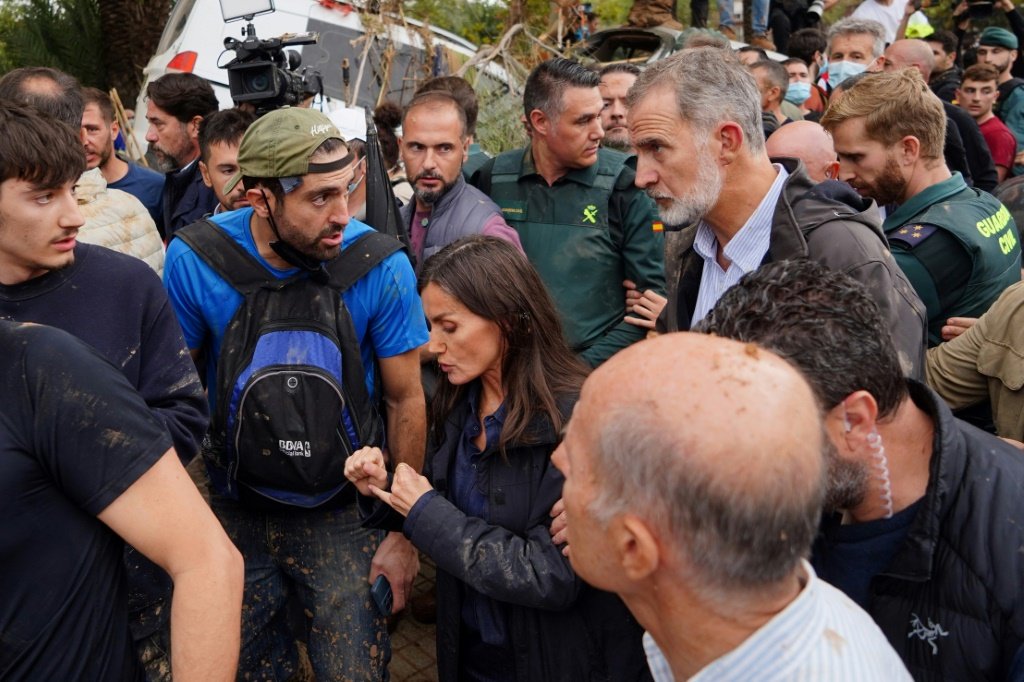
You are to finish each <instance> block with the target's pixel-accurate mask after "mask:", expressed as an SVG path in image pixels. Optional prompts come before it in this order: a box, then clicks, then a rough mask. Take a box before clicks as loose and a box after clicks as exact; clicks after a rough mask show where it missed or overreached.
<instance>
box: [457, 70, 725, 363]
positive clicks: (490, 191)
mask: <svg viewBox="0 0 1024 682" xmlns="http://www.w3.org/2000/svg"><path fill="white" fill-rule="evenodd" d="M719 54H721V52H719ZM599 85H600V78H599V77H598V75H597V74H596V73H594V72H593V71H591V70H589V69H587V68H586V67H585V66H583V65H582V64H580V63H579V62H575V61H572V60H569V59H563V58H558V59H549V60H548V61H545V62H541V63H540V64H538V65H537V66H536V67H535V68H534V69H533V71H532V72H530V76H529V77H528V78H527V80H526V87H525V88H524V92H523V110H524V116H525V119H526V125H527V129H528V130H529V131H530V144H529V145H528V146H527V147H526V148H525V149H514V150H512V151H507V152H504V153H503V154H500V155H499V156H497V157H495V158H494V159H492V160H490V161H488V163H487V164H485V165H484V166H483V167H481V168H480V170H479V171H477V172H476V173H474V175H473V178H472V182H473V184H474V185H476V186H477V187H479V188H480V189H481V190H483V192H484V193H486V194H487V195H489V196H490V197H491V199H493V200H494V203H496V204H497V205H498V206H499V207H500V208H501V212H502V214H503V215H504V217H505V220H506V221H508V223H509V224H510V225H511V226H512V227H514V228H515V230H516V231H517V232H518V233H519V239H520V240H521V241H522V244H523V250H524V251H525V252H526V256H527V257H528V258H529V259H530V262H531V263H532V264H533V266H534V267H536V268H537V271H538V272H539V273H540V276H541V278H542V279H543V280H544V284H545V285H546V286H547V288H548V291H549V292H550V293H551V296H552V298H553V299H554V300H555V304H556V305H557V306H558V310H559V312H560V314H561V317H562V325H563V328H564V330H565V335H566V339H567V340H568V341H569V345H570V346H571V347H572V348H573V350H574V351H575V352H576V353H577V354H578V355H579V356H580V358H581V359H582V360H583V361H584V362H586V363H587V364H589V365H591V366H592V367H596V366H598V365H600V364H601V363H602V362H604V361H605V360H607V359H608V358H609V357H611V356H612V355H613V354H614V353H616V352H617V351H619V350H621V349H622V348H625V347H626V346H628V345H630V344H632V343H635V342H637V341H639V340H640V339H641V338H643V330H641V329H638V328H636V327H634V326H633V325H631V324H629V323H628V322H626V321H625V320H624V319H623V318H624V317H625V313H626V306H625V302H624V288H623V287H624V285H623V282H624V281H627V280H628V281H631V282H635V283H636V285H637V286H638V287H639V288H640V290H645V289H653V290H655V291H659V292H661V291H664V288H665V273H664V255H663V251H664V245H663V244H664V240H663V239H662V230H663V227H662V224H661V221H659V220H658V219H657V215H656V213H655V210H654V205H653V204H652V203H651V200H650V199H648V198H647V197H646V196H644V194H643V192H640V191H638V190H637V188H636V187H634V186H633V179H634V172H633V169H632V167H631V166H630V165H629V164H627V163H626V160H627V159H628V158H629V157H628V156H626V155H625V154H623V153H621V152H617V151H615V150H612V149H607V148H604V147H602V146H601V140H602V138H603V137H604V129H603V128H602V126H601V109H602V108H603V107H604V104H603V102H602V100H601V90H600V88H599Z"/></svg>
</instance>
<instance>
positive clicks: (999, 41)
mask: <svg viewBox="0 0 1024 682" xmlns="http://www.w3.org/2000/svg"><path fill="white" fill-rule="evenodd" d="M978 44H979V45H988V46H990V47H1005V48H1006V49H1007V50H1016V49H1017V45H1018V43H1017V36H1015V35H1013V34H1012V33H1010V32H1009V31H1007V30H1006V29H1005V28H1000V27H998V26H989V27H988V28H986V29H985V30H984V31H982V32H981V36H980V37H979V38H978Z"/></svg>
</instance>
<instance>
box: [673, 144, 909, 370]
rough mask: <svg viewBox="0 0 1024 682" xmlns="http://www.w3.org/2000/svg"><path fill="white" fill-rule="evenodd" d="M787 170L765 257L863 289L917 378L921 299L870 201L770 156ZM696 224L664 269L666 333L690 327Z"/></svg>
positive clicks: (697, 276) (699, 266)
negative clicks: (801, 261) (669, 283)
mask: <svg viewBox="0 0 1024 682" xmlns="http://www.w3.org/2000/svg"><path fill="white" fill-rule="evenodd" d="M773 161H774V162H775V163H781V164H782V165H783V166H785V168H786V170H787V171H788V172H789V177H788V178H787V179H786V182H785V184H784V185H783V188H782V194H781V195H780V196H779V202H778V204H776V206H775V214H774V215H773V217H772V231H771V239H770V244H769V246H768V253H767V254H765V257H764V261H763V262H764V263H769V262H773V261H780V260H789V259H795V258H810V259H811V260H815V261H817V262H819V263H821V264H822V265H826V266H828V267H830V268H832V269H833V270H838V271H840V272H845V273H846V274H847V275H849V276H851V277H853V278H854V279H855V280H857V281H859V282H860V283H861V284H863V285H864V286H866V287H867V288H868V291H869V293H870V294H871V297H872V298H873V299H874V301H875V303H877V304H878V307H879V308H880V309H881V312H882V318H883V319H884V320H885V321H886V323H887V326H888V328H889V332H890V333H891V334H892V337H893V342H894V343H895V345H896V351H897V353H899V358H900V365H901V367H902V368H903V371H904V373H905V374H906V375H907V376H910V377H913V378H921V377H923V373H924V351H925V347H926V342H927V327H926V325H927V316H926V314H925V309H924V304H922V303H921V300H920V299H919V298H918V296H917V294H916V293H915V292H914V287H913V286H912V285H911V284H910V282H909V281H908V280H907V278H906V276H905V275H904V274H903V271H902V270H900V267H899V265H897V264H896V261H895V260H894V259H893V257H892V254H890V253H889V246H888V243H887V242H886V240H885V235H884V234H883V233H882V227H881V221H880V219H879V215H878V210H877V209H876V208H875V205H874V202H872V201H871V200H869V199H864V198H862V197H860V196H859V195H858V194H857V193H856V192H854V191H853V189H851V188H850V187H849V186H848V185H846V184H844V183H839V182H834V181H826V182H823V183H821V184H819V185H815V184H814V183H813V182H811V179H810V178H809V177H807V173H806V171H805V170H804V166H803V163H802V162H800V161H797V160H796V159H785V158H779V159H773ZM696 234H697V226H696V225H691V226H689V227H687V228H685V229H684V230H683V233H682V240H683V243H682V250H681V255H680V258H679V260H678V262H676V263H670V262H667V263H666V264H665V268H666V270H668V269H669V268H673V267H675V268H677V269H678V274H679V284H678V286H677V287H675V288H674V289H672V288H671V287H670V291H669V302H668V305H667V306H666V307H665V310H664V312H663V313H662V318H661V319H659V321H658V324H659V327H660V328H663V329H666V330H668V331H678V330H686V329H689V327H690V320H691V319H692V318H693V311H694V309H695V308H696V306H697V293H698V292H699V291H700V280H701V276H702V274H703V272H704V260H703V259H702V258H701V257H700V255H699V254H698V253H697V252H696V251H694V250H693V240H694V237H695V236H696Z"/></svg>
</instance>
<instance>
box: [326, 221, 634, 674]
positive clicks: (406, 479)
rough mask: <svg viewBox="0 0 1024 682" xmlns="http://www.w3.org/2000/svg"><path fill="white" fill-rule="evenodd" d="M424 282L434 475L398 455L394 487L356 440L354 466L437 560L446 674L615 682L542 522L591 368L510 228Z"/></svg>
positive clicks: (447, 251) (441, 664)
mask: <svg viewBox="0 0 1024 682" xmlns="http://www.w3.org/2000/svg"><path fill="white" fill-rule="evenodd" d="M420 287H421V294H422V297H423V306H424V310H425V311H426V314H427V318H428V320H429V323H430V327H431V331H430V342H429V344H428V349H429V350H430V352H432V353H434V354H436V356H437V362H438V363H439V365H440V368H441V371H442V372H443V373H444V374H445V375H446V377H447V381H444V382H441V385H440V386H439V387H438V390H437V393H436V394H435V396H434V399H433V401H432V403H431V406H430V409H429V415H430V428H431V438H430V445H429V447H428V455H427V459H426V465H425V467H424V474H425V475H424V476H420V475H419V474H417V473H416V472H415V471H414V470H413V469H412V468H410V467H408V466H403V465H399V467H398V469H397V470H396V471H395V472H394V477H393V481H392V482H391V488H390V492H385V490H384V489H385V488H386V487H387V483H388V478H387V472H386V471H385V469H384V458H383V456H382V454H381V452H380V450H378V449H376V448H364V449H363V450H360V451H358V452H356V453H354V454H353V455H352V456H351V457H350V458H349V459H348V462H347V463H346V465H345V473H346V475H347V476H348V477H349V479H350V480H352V481H353V482H354V483H355V484H356V486H357V487H358V488H359V491H360V492H361V493H362V494H363V495H375V496H376V497H378V498H380V499H381V500H383V501H384V502H385V503H386V504H387V505H388V506H389V507H390V509H388V508H387V507H383V505H381V508H382V509H383V510H384V511H389V512H390V511H391V510H393V511H394V512H397V513H398V514H401V515H402V516H403V517H405V519H404V524H403V526H402V530H403V532H404V533H405V535H406V536H407V537H408V538H409V539H410V540H411V541H412V543H413V544H414V545H416V547H418V548H419V549H420V550H421V551H423V552H424V553H425V554H427V555H428V556H430V557H431V558H432V559H433V560H434V561H435V562H436V563H437V567H438V575H437V604H438V614H437V616H438V617H437V662H438V669H439V673H440V676H439V677H440V680H442V682H455V681H456V680H458V681H459V682H462V681H464V680H487V681H488V682H505V681H510V682H511V681H516V682H527V681H529V682H536V681H541V680H598V679H603V680H607V679H611V677H610V675H609V673H608V672H606V670H605V665H606V664H605V662H604V660H603V659H604V654H605V652H604V651H602V650H601V646H602V644H601V643H599V638H598V637H595V636H594V635H595V633H594V632H593V631H592V630H593V629H594V625H595V623H593V622H588V621H593V620H595V619H594V618H593V617H588V614H587V613H584V610H585V608H586V607H582V603H581V601H580V600H579V597H580V591H581V588H583V585H582V583H581V581H580V580H579V578H577V577H576V575H575V573H574V572H573V570H572V568H571V567H570V566H569V562H568V560H567V559H566V558H565V557H564V556H563V554H562V551H561V547H559V546H558V545H556V544H555V543H554V542H552V539H551V536H550V534H549V531H548V528H549V526H550V523H551V517H550V514H549V512H550V509H551V507H552V505H553V504H554V503H555V502H556V501H557V500H558V499H559V498H560V496H561V491H562V483H563V478H562V476H561V474H560V473H559V472H558V470H557V469H555V467H554V466H553V465H552V464H551V461H550V457H551V453H552V452H553V451H554V449H555V447H556V446H557V444H558V442H559V440H560V433H561V430H562V427H563V426H564V424H565V423H566V422H567V421H568V418H569V414H570V412H571V409H572V406H573V405H574V404H575V401H576V399H577V397H578V394H579V390H580V386H581V385H582V383H583V379H584V377H585V375H586V372H587V369H586V367H585V366H584V365H583V364H581V363H580V361H579V360H578V359H577V358H576V356H575V355H574V354H573V353H572V351H571V350H570V349H569V347H568V345H567V344H566V341H565V339H564V337H563V335H562V330H561V326H560V323H559V319H558V313H557V312H556V310H555V306H554V304H553V303H552V301H551V297H550V296H549V295H548V293H547V291H546V289H545V288H544V284H543V283H542V282H541V280H540V277H539V275H537V272H536V270H534V269H533V266H531V265H530V264H529V262H528V261H527V260H526V258H525V257H524V256H523V254H522V253H520V252H519V251H517V250H516V248H515V247H514V246H512V245H511V244H509V243H508V242H506V241H503V240H501V239H496V238H493V237H484V236H479V235H477V236H473V237H467V238H465V239H462V240H459V241H457V242H454V243H452V244H450V245H448V246H446V247H445V248H444V249H442V250H441V251H440V252H438V253H437V254H436V255H435V256H433V257H432V258H431V259H429V260H428V261H427V262H426V264H425V265H424V268H423V271H422V273H421V275H420ZM381 508H378V509H377V510H375V511H377V512H379V511H381V510H382V509H381ZM375 516H376V514H375ZM392 518H393V517H392ZM586 589H587V590H590V589H591V588H586ZM600 627H601V624H600V623H598V628H600ZM637 642H639V636H638V638H637ZM636 652H637V655H638V656H639V657H640V659H641V660H642V658H643V655H642V653H641V652H640V650H639V647H638V648H637V650H636Z"/></svg>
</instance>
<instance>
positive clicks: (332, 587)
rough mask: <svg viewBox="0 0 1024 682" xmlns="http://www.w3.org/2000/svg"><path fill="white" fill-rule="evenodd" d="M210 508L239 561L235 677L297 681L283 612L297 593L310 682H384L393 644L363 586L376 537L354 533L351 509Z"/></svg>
mask: <svg viewBox="0 0 1024 682" xmlns="http://www.w3.org/2000/svg"><path fill="white" fill-rule="evenodd" d="M211 502H212V506H213V510H214V512H216V514H217V518H219V519H220V521H221V523H222V524H223V525H224V529H225V530H226V531H227V533H228V536H230V537H231V539H232V541H233V542H234V543H235V545H236V546H237V547H238V550H239V551H240V552H241V553H242V557H243V558H244V559H245V596H244V600H243V603H242V653H241V657H240V659H239V664H238V678H239V679H249V680H287V679H288V678H290V677H291V676H292V675H293V674H294V673H295V670H296V665H297V656H298V652H297V649H296V646H295V640H296V639H297V637H298V636H299V635H300V634H301V633H295V632H292V631H291V628H290V627H289V624H288V617H287V613H288V611H287V609H286V604H287V602H288V597H289V595H290V594H294V595H295V597H296V598H297V599H298V600H299V602H300V603H301V605H302V608H303V611H304V612H305V614H306V625H307V634H308V639H309V658H310V662H311V663H312V666H313V671H314V673H315V675H316V679H317V682H327V681H328V680H356V681H362V680H384V679H387V677H386V675H387V673H386V670H387V663H388V661H389V660H390V658H391V643H390V640H389V639H388V633H387V628H386V627H385V622H384V619H383V618H382V617H381V616H380V614H379V612H378V611H377V609H376V606H375V605H374V603H373V600H372V599H371V598H370V585H369V583H368V582H367V576H369V574H370V561H371V559H373V555H374V553H375V552H376V551H377V546H378V544H379V542H380V539H381V537H382V534H381V532H380V531H375V530H366V529H364V528H362V527H361V525H360V517H359V512H358V510H357V508H356V505H355V504H350V505H348V506H346V507H342V508H340V509H335V510H332V511H319V510H311V511H283V512H270V513H268V512H263V511H252V510H250V509H246V508H244V507H242V506H241V505H239V504H238V503H236V502H233V501H230V500H226V499H224V498H223V497H219V496H216V495H214V497H213V499H212V501H211Z"/></svg>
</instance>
